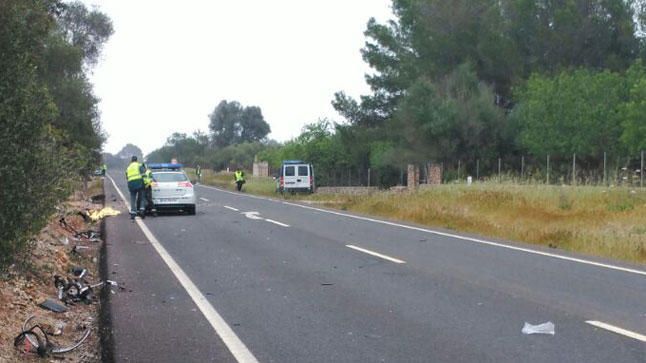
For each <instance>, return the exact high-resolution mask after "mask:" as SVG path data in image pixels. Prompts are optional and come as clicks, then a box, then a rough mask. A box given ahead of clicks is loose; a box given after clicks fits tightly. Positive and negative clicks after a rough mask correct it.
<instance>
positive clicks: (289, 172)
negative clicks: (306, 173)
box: [285, 166, 294, 176]
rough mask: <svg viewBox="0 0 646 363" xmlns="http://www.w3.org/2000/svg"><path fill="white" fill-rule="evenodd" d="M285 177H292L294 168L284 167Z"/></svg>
mask: <svg viewBox="0 0 646 363" xmlns="http://www.w3.org/2000/svg"><path fill="white" fill-rule="evenodd" d="M285 176H294V167H293V166H286V167H285Z"/></svg>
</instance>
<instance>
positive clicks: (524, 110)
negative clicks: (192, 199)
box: [166, 0, 646, 186]
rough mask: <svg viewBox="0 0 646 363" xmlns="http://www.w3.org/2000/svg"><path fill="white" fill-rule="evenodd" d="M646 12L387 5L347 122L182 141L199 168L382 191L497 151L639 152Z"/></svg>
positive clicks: (532, 4)
mask: <svg viewBox="0 0 646 363" xmlns="http://www.w3.org/2000/svg"><path fill="white" fill-rule="evenodd" d="M645 9H646V2H645V1H643V0H565V1H564V0H558V1H556V0H454V1H445V0H393V1H392V10H393V14H394V18H393V19H391V20H389V21H387V22H385V23H380V22H378V21H376V20H375V19H371V20H370V21H369V22H368V24H367V27H366V30H365V37H366V42H365V45H364V47H363V49H362V50H361V54H362V56H363V59H364V61H365V62H367V63H368V65H369V66H370V67H371V69H372V71H371V72H370V73H369V74H367V75H366V81H367V83H368V84H369V86H370V89H371V91H370V93H369V94H366V95H363V96H361V97H360V98H359V99H355V98H352V97H349V96H348V95H346V94H345V93H344V92H342V91H340V92H338V93H336V94H335V95H334V99H333V100H332V104H333V106H334V108H335V109H336V110H337V111H338V112H339V113H340V114H341V115H342V116H343V118H344V121H343V122H339V123H335V122H331V121H329V120H319V121H318V122H314V123H311V124H308V125H307V126H305V127H304V128H303V130H302V134H301V135H300V136H299V137H297V138H295V139H293V140H290V141H288V142H285V143H282V144H276V143H269V142H267V140H266V139H263V138H260V139H258V138H257V139H253V140H249V139H246V140H245V139H242V138H236V137H234V136H235V135H237V134H236V133H235V132H234V128H231V127H224V128H223V131H217V132H213V133H212V134H211V135H210V137H209V135H203V134H200V135H194V136H193V137H186V135H177V136H179V138H180V139H182V138H187V139H191V140H192V141H190V142H191V143H194V144H195V148H196V149H197V148H198V147H197V145H201V147H203V149H201V150H207V152H206V154H204V153H203V154H200V155H207V154H208V155H210V157H209V158H202V159H199V157H197V156H195V158H194V160H195V161H197V160H198V159H199V161H200V162H202V163H204V164H203V165H209V164H213V165H212V166H215V167H222V166H224V165H225V164H228V163H242V164H244V165H245V166H247V167H249V166H250V162H251V160H253V156H255V155H258V156H259V158H261V159H264V160H268V161H269V162H270V164H271V165H272V166H273V167H277V166H278V165H279V164H280V160H282V159H307V160H308V161H311V162H313V163H315V164H316V166H317V169H318V170H319V176H322V177H323V179H326V180H321V179H320V178H319V181H321V182H325V183H327V182H333V181H335V180H336V179H339V178H342V176H341V175H343V174H347V172H346V171H350V172H352V171H356V172H355V174H360V171H361V170H363V171H365V170H368V169H371V170H373V171H375V172H377V175H378V179H379V180H375V182H377V183H379V184H381V185H385V186H387V185H393V184H396V183H398V182H399V181H400V180H401V179H400V178H401V170H402V168H403V167H405V165H406V164H408V163H426V162H429V161H431V162H436V163H444V164H447V165H448V164H450V163H455V162H456V161H459V160H462V161H463V162H465V161H474V160H478V161H479V162H481V164H482V165H481V167H482V169H481V170H484V169H494V168H495V166H494V165H492V164H495V163H496V162H497V159H498V158H499V157H501V156H502V157H504V156H508V157H517V156H520V155H532V156H534V157H537V158H538V157H543V156H545V155H548V154H549V155H551V156H552V157H553V158H554V159H558V158H566V157H571V156H572V154H576V155H577V158H579V160H580V161H581V162H583V163H585V162H586V161H588V162H589V163H592V162H593V161H594V160H599V159H601V158H602V155H603V153H604V152H609V153H614V154H615V155H623V156H627V155H635V154H637V153H638V152H639V151H640V150H643V149H646V112H644V111H646V101H644V100H645V98H644V96H646V73H645V70H646V66H645V65H644V63H643V59H644V56H645V55H646V43H645V38H644V36H643V35H644V32H643V31H644V29H645V28H644V25H645V21H644V20H645V19H646V16H645V15H646V12H645V11H644V10H645ZM211 125H213V117H212V118H211ZM218 125H219V124H218ZM267 130H268V128H267ZM212 131H213V129H212ZM227 132H228V134H227ZM222 139H224V140H227V141H231V142H232V144H229V145H226V146H224V148H222V146H223V145H218V141H217V140H222ZM200 140H201V141H200ZM182 142H184V141H182ZM249 142H252V143H251V144H248V143H249ZM187 143H188V142H187ZM213 144H215V145H216V146H217V147H219V148H220V149H217V148H213V147H212V145H213ZM210 146H211V147H210ZM173 147H175V148H176V150H179V149H177V147H178V146H177V138H172V139H169V142H168V143H167V146H166V151H169V150H171V149H172V148H173ZM226 148H229V149H226ZM225 149H226V150H225ZM258 150H260V151H258ZM209 153H210V154H209ZM253 153H257V154H253ZM252 154H253V155H252ZM195 155H198V154H195ZM622 160H623V159H622ZM625 160H626V161H622V162H625V163H628V162H629V161H628V160H629V159H628V158H626V159H625ZM463 165H464V164H463ZM359 177H360V179H365V178H366V175H363V176H361V175H359Z"/></svg>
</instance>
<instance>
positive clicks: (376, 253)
mask: <svg viewBox="0 0 646 363" xmlns="http://www.w3.org/2000/svg"><path fill="white" fill-rule="evenodd" d="M345 246H346V247H349V248H352V249H353V250H357V251H359V252H363V253H367V254H369V255H372V256H375V257H379V258H383V259H384V260H388V261H390V262H394V263H406V261H402V260H400V259H398V258H394V257H390V256H386V255H383V254H381V253H378V252H374V251H370V250H367V249H365V248H361V247H357V246H354V245H345Z"/></svg>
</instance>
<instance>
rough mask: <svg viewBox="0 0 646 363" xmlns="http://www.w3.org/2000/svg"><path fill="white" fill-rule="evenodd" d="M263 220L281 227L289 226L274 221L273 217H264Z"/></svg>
mask: <svg viewBox="0 0 646 363" xmlns="http://www.w3.org/2000/svg"><path fill="white" fill-rule="evenodd" d="M265 221H267V222H269V223H273V224H277V225H279V226H282V227H289V224H285V223H281V222H278V221H275V220H273V219H269V218H265Z"/></svg>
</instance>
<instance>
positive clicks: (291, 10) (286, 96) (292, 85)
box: [84, 0, 392, 153]
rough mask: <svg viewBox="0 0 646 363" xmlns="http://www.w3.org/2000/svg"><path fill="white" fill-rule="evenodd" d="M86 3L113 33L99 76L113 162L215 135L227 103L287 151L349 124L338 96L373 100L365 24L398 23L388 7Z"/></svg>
mask: <svg viewBox="0 0 646 363" xmlns="http://www.w3.org/2000/svg"><path fill="white" fill-rule="evenodd" d="M84 2H85V3H86V4H89V5H98V7H99V8H100V9H101V11H103V12H104V13H106V14H107V15H108V16H109V17H110V18H111V19H112V21H113V24H114V29H115V33H114V35H113V36H112V37H111V38H110V40H109V42H108V43H107V44H106V46H105V48H104V50H103V57H102V60H101V61H100V63H99V64H98V66H97V67H96V68H95V69H94V73H93V75H92V81H93V83H94V88H95V92H96V94H97V96H98V97H99V98H100V99H101V103H100V106H99V107H100V110H101V119H102V122H103V127H104V129H105V130H106V131H107V132H108V134H109V139H108V142H107V144H106V146H105V150H106V151H108V152H111V153H116V152H118V151H119V150H120V149H121V148H122V147H123V146H124V145H125V144H126V143H133V144H136V145H138V146H139V147H141V148H142V150H143V151H144V153H149V152H151V151H152V150H154V149H156V148H158V147H160V146H162V145H163V144H164V142H165V140H166V138H167V137H168V136H170V134H172V133H173V132H185V133H189V134H191V133H192V132H193V131H195V130H198V129H200V130H203V131H208V123H209V119H208V115H209V114H210V113H211V112H212V111H213V109H214V108H215V106H216V105H217V104H218V103H219V102H220V101H221V100H223V99H226V100H229V101H231V100H236V101H239V102H240V103H241V104H242V105H244V106H250V105H254V106H260V107H261V108H262V112H263V115H264V117H265V120H266V121H267V122H268V123H269V124H270V126H271V130H272V132H271V134H270V135H269V137H270V138H272V139H275V140H279V141H285V140H289V139H290V138H292V137H295V136H298V135H299V134H300V130H301V128H302V126H303V125H304V124H306V123H311V122H314V121H316V120H318V119H319V118H324V117H327V118H329V119H332V120H335V121H342V118H341V116H340V115H338V114H337V113H336V112H335V111H334V109H333V108H332V106H331V105H330V101H331V100H332V98H333V95H334V92H336V91H339V90H344V91H345V92H346V93H348V94H350V95H353V96H358V95H360V94H365V93H366V92H367V91H368V87H367V85H366V84H365V79H364V74H365V73H366V72H369V69H368V67H367V65H366V64H365V63H364V62H363V60H362V59H361V54H360V49H361V48H362V46H363V44H364V42H365V37H364V35H363V31H364V30H365V28H366V23H367V21H368V19H369V18H370V17H375V18H377V19H378V20H380V21H384V20H387V19H390V18H391V17H392V15H391V9H390V0H318V1H314V0H272V1H270V0H203V1H199V0H191V1H187V0H185V1H165V0H164V1H161V0H145V1H144V0H136V1H134V0H109V1H98V0H84Z"/></svg>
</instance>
